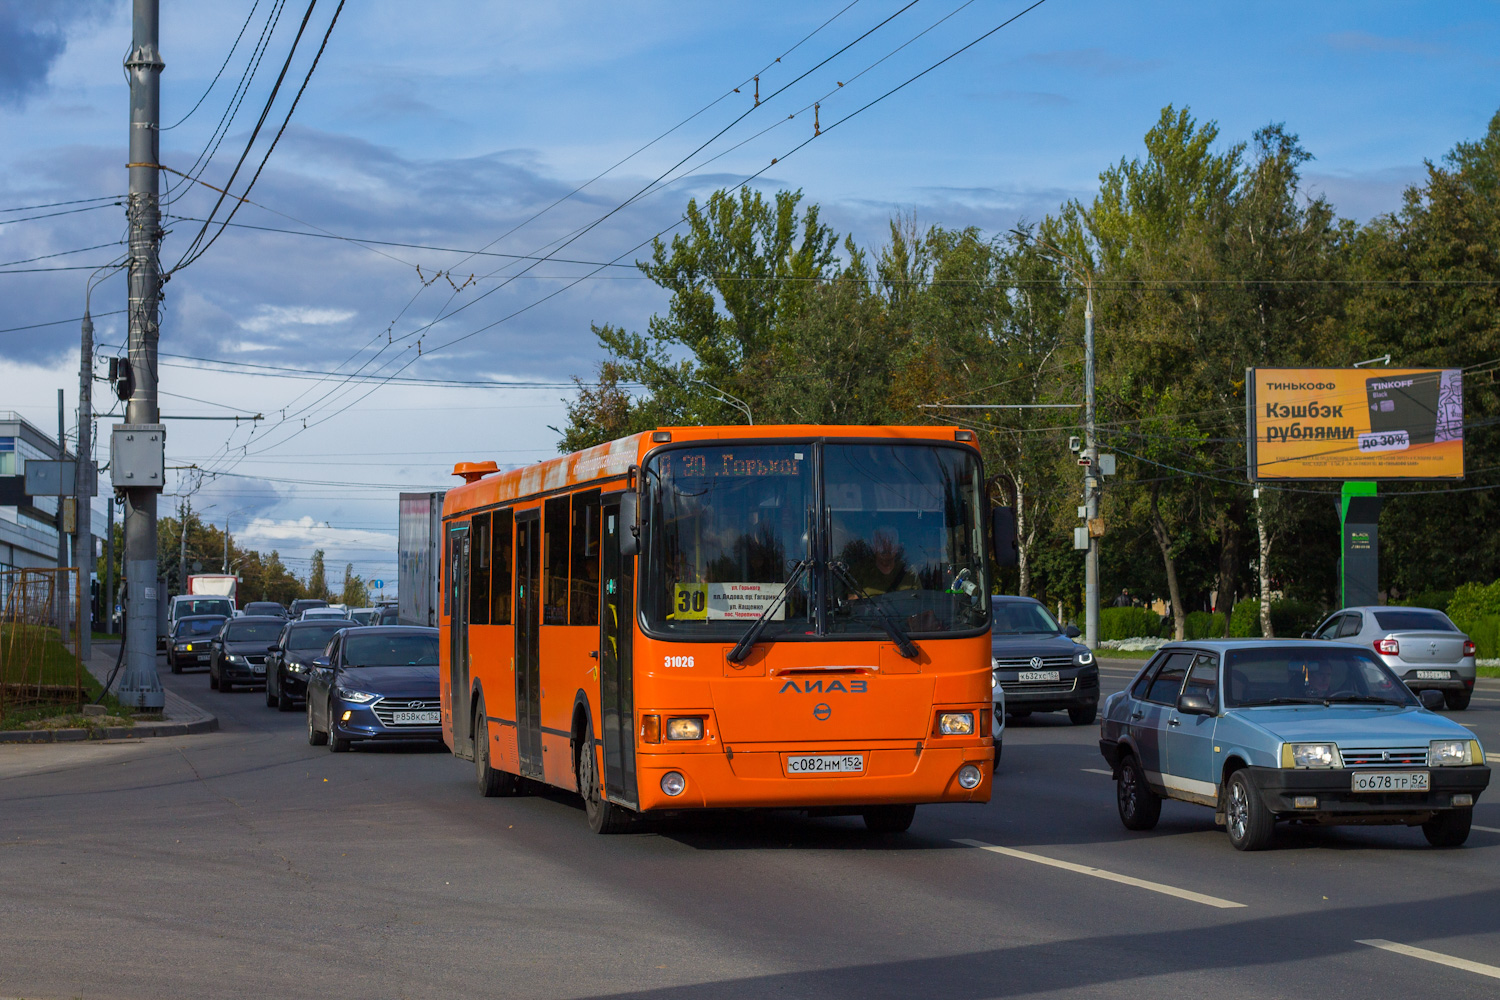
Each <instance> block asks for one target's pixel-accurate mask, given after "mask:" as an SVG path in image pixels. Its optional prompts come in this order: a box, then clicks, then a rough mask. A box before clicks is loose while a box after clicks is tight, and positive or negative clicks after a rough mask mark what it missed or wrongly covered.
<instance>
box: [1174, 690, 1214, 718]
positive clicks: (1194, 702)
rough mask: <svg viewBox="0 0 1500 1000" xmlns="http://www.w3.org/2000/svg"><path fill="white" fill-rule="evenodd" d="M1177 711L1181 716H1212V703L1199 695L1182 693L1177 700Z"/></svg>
mask: <svg viewBox="0 0 1500 1000" xmlns="http://www.w3.org/2000/svg"><path fill="white" fill-rule="evenodd" d="M1177 711H1179V712H1181V713H1182V714H1183V715H1213V714H1214V712H1215V711H1216V709H1215V708H1214V703H1213V702H1212V701H1209V700H1208V698H1206V697H1204V696H1203V695H1201V694H1187V693H1184V694H1183V695H1182V697H1180V698H1178V699H1177Z"/></svg>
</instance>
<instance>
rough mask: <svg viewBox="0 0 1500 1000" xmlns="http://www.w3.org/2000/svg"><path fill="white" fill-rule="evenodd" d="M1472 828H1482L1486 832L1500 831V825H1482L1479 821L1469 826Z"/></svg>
mask: <svg viewBox="0 0 1500 1000" xmlns="http://www.w3.org/2000/svg"><path fill="white" fill-rule="evenodd" d="M1469 829H1470V830H1482V831H1484V832H1485V833H1500V826H1480V825H1479V824H1478V823H1475V824H1474V825H1472V826H1470V827H1469Z"/></svg>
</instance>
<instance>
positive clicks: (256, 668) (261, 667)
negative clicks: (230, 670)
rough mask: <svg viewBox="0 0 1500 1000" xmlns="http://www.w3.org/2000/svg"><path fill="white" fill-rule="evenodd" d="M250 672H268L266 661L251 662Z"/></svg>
mask: <svg viewBox="0 0 1500 1000" xmlns="http://www.w3.org/2000/svg"><path fill="white" fill-rule="evenodd" d="M250 672H251V673H252V674H263V673H265V672H266V665H265V664H264V663H252V664H250Z"/></svg>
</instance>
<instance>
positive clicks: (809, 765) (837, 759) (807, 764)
mask: <svg viewBox="0 0 1500 1000" xmlns="http://www.w3.org/2000/svg"><path fill="white" fill-rule="evenodd" d="M786 769H787V773H788V774H863V773H864V771H865V759H864V757H863V756H861V755H860V754H857V753H840V754H798V755H796V756H791V757H788V758H787V759H786Z"/></svg>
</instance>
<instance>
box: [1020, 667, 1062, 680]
mask: <svg viewBox="0 0 1500 1000" xmlns="http://www.w3.org/2000/svg"><path fill="white" fill-rule="evenodd" d="M1016 679H1017V680H1020V681H1023V682H1024V681H1059V680H1062V674H1061V673H1060V672H1059V671H1056V670H1023V671H1021V673H1020V674H1019V675H1018V676H1017V678H1016Z"/></svg>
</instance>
